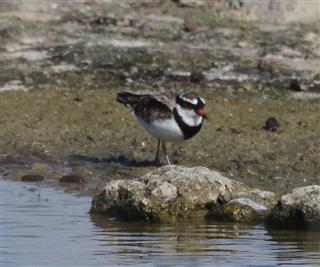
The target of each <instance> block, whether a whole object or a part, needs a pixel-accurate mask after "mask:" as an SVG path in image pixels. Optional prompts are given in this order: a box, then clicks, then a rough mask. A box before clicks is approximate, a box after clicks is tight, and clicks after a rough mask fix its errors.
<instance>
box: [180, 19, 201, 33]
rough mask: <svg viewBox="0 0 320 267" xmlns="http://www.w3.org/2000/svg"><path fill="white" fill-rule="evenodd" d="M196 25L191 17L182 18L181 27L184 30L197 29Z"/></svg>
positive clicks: (191, 30)
mask: <svg viewBox="0 0 320 267" xmlns="http://www.w3.org/2000/svg"><path fill="white" fill-rule="evenodd" d="M197 27H198V24H197V22H196V21H195V20H194V19H193V18H190V17H188V18H186V19H185V20H184V25H183V29H184V30H185V31H186V32H193V31H195V30H196V29H197Z"/></svg>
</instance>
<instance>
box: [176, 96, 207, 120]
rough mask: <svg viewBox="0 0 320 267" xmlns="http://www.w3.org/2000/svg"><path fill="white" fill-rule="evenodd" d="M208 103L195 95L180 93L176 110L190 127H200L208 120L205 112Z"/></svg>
mask: <svg viewBox="0 0 320 267" xmlns="http://www.w3.org/2000/svg"><path fill="white" fill-rule="evenodd" d="M205 104H206V102H205V101H204V99H203V98H201V97H199V96H197V95H196V94H195V93H180V94H178V95H177V96H176V109H177V112H178V114H179V115H180V117H181V118H182V120H183V121H184V122H185V123H186V124H188V125H189V126H198V125H200V124H201V123H202V122H203V119H207V116H206V113H205V111H204V106H205Z"/></svg>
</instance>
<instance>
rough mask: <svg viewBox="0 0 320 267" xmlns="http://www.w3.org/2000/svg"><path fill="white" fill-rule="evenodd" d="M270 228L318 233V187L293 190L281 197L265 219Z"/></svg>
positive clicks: (319, 201) (319, 189)
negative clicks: (314, 231)
mask: <svg viewBox="0 0 320 267" xmlns="http://www.w3.org/2000/svg"><path fill="white" fill-rule="evenodd" d="M267 224H268V225H269V226H270V227H280V228H302V229H314V230H318V231H320V186H319V185H310V186H305V187H299V188H295V189H293V191H292V194H287V195H284V196H282V197H281V200H280V201H279V202H278V204H277V205H276V206H275V207H274V208H273V209H272V210H271V213H270V215H269V216H268V218H267Z"/></svg>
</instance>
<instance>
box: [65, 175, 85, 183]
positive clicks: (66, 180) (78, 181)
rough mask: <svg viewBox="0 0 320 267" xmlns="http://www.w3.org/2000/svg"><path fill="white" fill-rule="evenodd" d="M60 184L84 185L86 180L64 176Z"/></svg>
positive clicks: (76, 176)
mask: <svg viewBox="0 0 320 267" xmlns="http://www.w3.org/2000/svg"><path fill="white" fill-rule="evenodd" d="M59 182H60V183H74V184H83V183H86V180H85V179H84V178H83V177H81V176H79V175H64V176H62V177H61V178H60V179H59Z"/></svg>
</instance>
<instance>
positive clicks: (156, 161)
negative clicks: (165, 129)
mask: <svg viewBox="0 0 320 267" xmlns="http://www.w3.org/2000/svg"><path fill="white" fill-rule="evenodd" d="M160 143H161V141H160V139H158V143H157V152H156V156H155V158H154V160H153V162H152V163H153V164H154V165H156V166H160V165H161V163H160Z"/></svg>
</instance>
